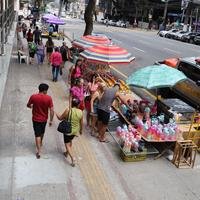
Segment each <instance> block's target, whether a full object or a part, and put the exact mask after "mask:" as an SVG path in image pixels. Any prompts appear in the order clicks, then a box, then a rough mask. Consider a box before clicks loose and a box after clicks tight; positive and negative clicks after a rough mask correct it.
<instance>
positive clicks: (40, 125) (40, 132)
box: [33, 121, 47, 137]
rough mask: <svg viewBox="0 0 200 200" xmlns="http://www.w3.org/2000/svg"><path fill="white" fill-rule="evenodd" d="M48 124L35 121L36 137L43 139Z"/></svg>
mask: <svg viewBox="0 0 200 200" xmlns="http://www.w3.org/2000/svg"><path fill="white" fill-rule="evenodd" d="M46 124H47V122H36V121H33V130H34V133H35V137H41V136H42V135H44V132H45V127H46Z"/></svg>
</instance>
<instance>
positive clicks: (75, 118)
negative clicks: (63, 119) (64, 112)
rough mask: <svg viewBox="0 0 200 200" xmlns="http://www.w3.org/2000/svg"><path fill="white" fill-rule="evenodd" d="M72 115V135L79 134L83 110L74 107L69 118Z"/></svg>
mask: <svg viewBox="0 0 200 200" xmlns="http://www.w3.org/2000/svg"><path fill="white" fill-rule="evenodd" d="M70 117H71V126H72V133H71V135H78V134H79V133H80V128H81V127H80V122H81V119H82V117H83V111H82V110H80V109H78V108H72V109H71V110H70V113H69V120H70Z"/></svg>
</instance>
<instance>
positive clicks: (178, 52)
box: [164, 48, 181, 54]
mask: <svg viewBox="0 0 200 200" xmlns="http://www.w3.org/2000/svg"><path fill="white" fill-rule="evenodd" d="M164 50H167V51H171V52H174V53H177V54H180V53H181V52H180V51H175V50H173V49H168V48H164Z"/></svg>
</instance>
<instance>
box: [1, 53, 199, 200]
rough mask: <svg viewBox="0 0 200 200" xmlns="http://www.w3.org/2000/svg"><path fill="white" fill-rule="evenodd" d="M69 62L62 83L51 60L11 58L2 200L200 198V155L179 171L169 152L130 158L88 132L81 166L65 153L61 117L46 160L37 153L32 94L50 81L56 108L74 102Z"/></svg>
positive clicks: (78, 151)
mask: <svg viewBox="0 0 200 200" xmlns="http://www.w3.org/2000/svg"><path fill="white" fill-rule="evenodd" d="M70 65H71V64H70V63H67V65H66V68H65V70H63V71H64V74H63V76H62V77H59V81H58V82H56V83H55V82H52V81H51V68H50V67H48V66H47V65H46V64H44V65H41V66H38V65H37V64H33V65H27V64H21V65H20V64H18V62H17V59H16V57H12V58H11V62H10V68H9V73H8V78H7V82H6V87H5V91H4V94H3V101H2V106H1V109H0V177H1V181H0V199H2V200H17V199H18V200H89V199H91V200H112V199H116V200H149V199H154V200H171V199H173V200H199V199H200V190H199V178H200V157H199V155H197V160H196V163H195V168H194V169H186V170H179V169H177V168H176V167H175V166H174V165H172V164H171V163H170V162H169V161H168V160H166V159H165V158H164V157H162V158H160V159H158V160H154V159H153V157H149V158H147V159H146V160H145V161H143V162H135V163H124V162H122V161H121V159H120V158H119V149H118V147H117V145H116V144H115V142H114V141H112V138H109V139H110V141H111V142H110V143H108V144H102V143H100V142H98V141H97V139H96V138H94V137H91V136H90V135H89V130H88V129H87V128H86V127H85V128H84V134H83V136H81V137H78V138H76V139H75V140H74V154H75V157H76V160H77V166H76V167H75V168H73V167H71V166H70V164H69V160H68V159H65V158H64V156H63V155H62V152H63V151H64V144H63V138H62V135H61V134H60V133H58V132H57V131H56V128H57V125H58V121H57V120H56V118H55V119H54V123H53V126H52V127H47V130H46V135H45V138H44V146H43V152H42V157H41V159H39V160H38V159H36V158H35V146H34V145H35V144H34V133H33V129H32V122H31V111H30V110H29V109H28V108H26V103H27V101H28V98H29V96H30V95H31V94H32V93H34V92H37V87H38V85H39V84H40V83H41V82H45V83H47V84H49V86H50V88H49V94H50V95H51V96H52V97H53V100H54V105H55V111H56V112H59V113H60V112H62V111H63V110H64V109H65V107H66V106H67V104H68V95H69V92H68V91H69V88H68V86H67V84H66V81H67V72H68V69H69V66H70Z"/></svg>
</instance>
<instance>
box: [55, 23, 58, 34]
mask: <svg viewBox="0 0 200 200" xmlns="http://www.w3.org/2000/svg"><path fill="white" fill-rule="evenodd" d="M55 32H57V33H58V24H56V25H55Z"/></svg>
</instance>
